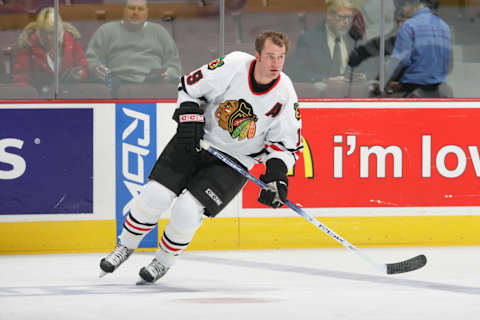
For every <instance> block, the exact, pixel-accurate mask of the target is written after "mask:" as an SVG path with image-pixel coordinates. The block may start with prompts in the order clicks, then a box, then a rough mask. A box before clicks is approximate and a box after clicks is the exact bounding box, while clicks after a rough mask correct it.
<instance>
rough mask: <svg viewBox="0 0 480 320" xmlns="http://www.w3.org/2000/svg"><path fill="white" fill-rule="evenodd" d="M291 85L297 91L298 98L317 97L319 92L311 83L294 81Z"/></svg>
mask: <svg viewBox="0 0 480 320" xmlns="http://www.w3.org/2000/svg"><path fill="white" fill-rule="evenodd" d="M293 87H294V88H295V91H296V92H297V96H298V98H319V97H320V92H319V91H318V89H317V88H315V86H314V85H313V84H312V83H309V82H294V83H293Z"/></svg>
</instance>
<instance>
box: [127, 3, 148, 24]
mask: <svg viewBox="0 0 480 320" xmlns="http://www.w3.org/2000/svg"><path fill="white" fill-rule="evenodd" d="M147 17H148V8H147V3H146V1H145V0H131V1H128V3H127V5H126V6H125V10H124V12H123V19H124V20H125V21H126V22H128V23H130V24H133V25H142V24H143V23H144V22H145V21H146V20H147Z"/></svg>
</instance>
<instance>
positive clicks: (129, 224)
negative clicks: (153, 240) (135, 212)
mask: <svg viewBox="0 0 480 320" xmlns="http://www.w3.org/2000/svg"><path fill="white" fill-rule="evenodd" d="M125 223H126V224H128V226H130V227H132V228H133V229H135V230H138V231H150V230H152V229H153V228H155V227H151V228H146V229H145V228H139V227H136V226H134V225H133V224H131V223H130V222H128V219H125Z"/></svg>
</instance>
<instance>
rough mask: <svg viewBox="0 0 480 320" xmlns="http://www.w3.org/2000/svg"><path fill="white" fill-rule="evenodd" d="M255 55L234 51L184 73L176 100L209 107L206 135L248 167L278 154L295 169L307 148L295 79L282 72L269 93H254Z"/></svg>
mask: <svg viewBox="0 0 480 320" xmlns="http://www.w3.org/2000/svg"><path fill="white" fill-rule="evenodd" d="M254 62H255V57H253V56H251V55H249V54H247V53H244V52H239V51H236V52H232V53H230V54H228V55H227V56H225V58H219V59H216V60H214V61H212V62H210V63H209V64H207V65H204V66H203V67H201V68H200V69H198V70H195V71H192V72H191V73H189V74H187V75H185V76H183V77H182V78H181V81H180V84H179V95H178V101H177V104H178V105H180V103H182V102H184V101H194V102H196V103H198V104H199V105H200V106H201V108H202V109H203V110H204V117H205V135H204V139H205V141H207V142H208V143H209V144H210V145H212V146H213V147H215V148H217V149H219V150H221V151H223V152H225V153H227V154H229V155H231V156H233V157H234V158H236V159H237V160H239V161H240V162H241V163H242V164H243V165H245V166H246V167H247V168H248V169H251V168H252V167H253V165H254V164H255V162H266V161H267V160H268V159H270V158H279V159H281V160H283V162H285V165H286V166H287V168H288V169H291V168H292V167H293V165H294V163H295V161H296V160H297V158H298V155H299V154H300V152H301V151H302V148H303V145H302V136H301V127H302V121H301V117H300V112H299V110H298V98H297V95H296V93H295V89H294V88H293V85H292V82H291V80H290V79H289V78H288V76H287V75H286V74H284V73H281V74H280V76H279V77H278V78H277V80H276V82H275V83H274V85H273V86H272V87H270V89H268V90H267V91H265V92H262V93H258V92H254V90H253V88H252V83H251V78H250V74H251V72H252V69H251V68H253V66H254Z"/></svg>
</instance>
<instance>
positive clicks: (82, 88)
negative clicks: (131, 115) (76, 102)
mask: <svg viewBox="0 0 480 320" xmlns="http://www.w3.org/2000/svg"><path fill="white" fill-rule="evenodd" d="M53 92H54V88H53V86H51V87H50V88H49V89H48V97H49V98H53V96H54V95H53ZM57 98H58V99H82V100H84V99H87V100H88V99H111V98H112V96H111V95H110V91H109V90H108V88H107V87H106V86H105V85H104V84H102V83H68V84H60V90H59V94H58V97H57Z"/></svg>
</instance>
